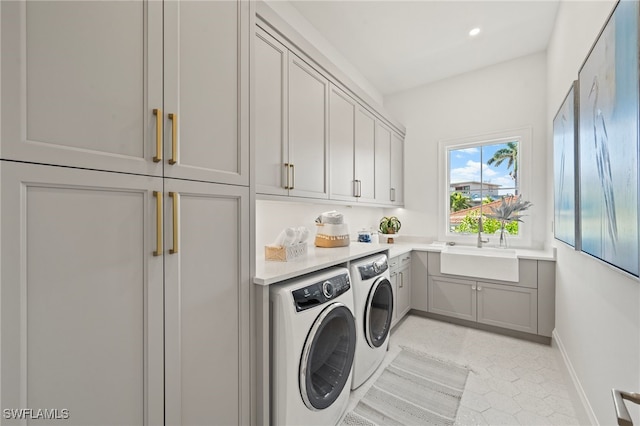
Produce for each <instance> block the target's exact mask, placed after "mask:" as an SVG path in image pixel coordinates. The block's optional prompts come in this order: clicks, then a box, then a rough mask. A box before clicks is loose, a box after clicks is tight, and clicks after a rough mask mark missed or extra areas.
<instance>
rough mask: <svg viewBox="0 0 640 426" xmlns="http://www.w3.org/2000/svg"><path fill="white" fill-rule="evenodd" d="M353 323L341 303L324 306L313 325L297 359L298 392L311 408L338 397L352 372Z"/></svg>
mask: <svg viewBox="0 0 640 426" xmlns="http://www.w3.org/2000/svg"><path fill="white" fill-rule="evenodd" d="M355 349H356V326H355V321H354V318H353V314H352V313H351V310H349V308H347V307H346V306H345V305H344V304H342V303H340V302H335V303H333V304H331V305H330V306H328V307H327V308H325V309H324V310H323V311H322V313H321V314H320V315H319V316H318V318H317V319H316V322H315V323H314V324H313V327H312V328H311V331H310V332H309V335H308V336H307V341H306V342H305V345H304V350H303V351H302V359H301V360H300V393H301V394H302V399H303V400H304V403H305V405H306V406H307V407H309V408H310V409H312V410H322V409H324V408H327V407H328V406H330V405H331V404H333V402H334V401H335V400H336V399H338V397H339V396H340V394H341V393H342V390H343V389H344V387H345V385H346V384H347V380H348V379H349V374H350V373H351V366H352V365H353V356H354V354H355Z"/></svg>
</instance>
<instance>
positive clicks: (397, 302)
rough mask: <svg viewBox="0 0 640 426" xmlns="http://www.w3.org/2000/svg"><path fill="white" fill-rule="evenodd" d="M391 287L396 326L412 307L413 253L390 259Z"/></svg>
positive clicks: (393, 324)
mask: <svg viewBox="0 0 640 426" xmlns="http://www.w3.org/2000/svg"><path fill="white" fill-rule="evenodd" d="M389 273H390V276H391V288H392V289H393V319H392V321H391V327H394V326H395V325H396V324H397V323H398V322H399V321H400V320H401V319H402V318H403V317H404V316H405V315H406V314H407V313H408V312H409V310H410V309H411V288H412V285H411V253H405V254H403V255H401V256H396V257H392V258H391V259H389Z"/></svg>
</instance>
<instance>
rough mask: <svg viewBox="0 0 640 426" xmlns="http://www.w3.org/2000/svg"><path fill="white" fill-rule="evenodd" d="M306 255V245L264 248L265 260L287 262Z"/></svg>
mask: <svg viewBox="0 0 640 426" xmlns="http://www.w3.org/2000/svg"><path fill="white" fill-rule="evenodd" d="M306 255H307V243H306V242H304V243H298V244H294V245H291V246H286V247H284V246H264V258H265V260H275V261H278V262H288V261H290V260H293V259H295V258H298V257H302V256H306Z"/></svg>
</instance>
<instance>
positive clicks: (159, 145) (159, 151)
mask: <svg viewBox="0 0 640 426" xmlns="http://www.w3.org/2000/svg"><path fill="white" fill-rule="evenodd" d="M153 115H155V116H156V156H155V157H153V161H154V162H155V163H158V162H160V161H162V110H161V109H160V108H155V109H154V110H153Z"/></svg>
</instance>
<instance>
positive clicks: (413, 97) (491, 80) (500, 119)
mask: <svg viewBox="0 0 640 426" xmlns="http://www.w3.org/2000/svg"><path fill="white" fill-rule="evenodd" d="M384 106H385V109H387V110H388V111H389V112H390V113H391V114H393V115H394V116H395V117H396V118H397V119H398V120H399V121H400V122H402V123H403V124H404V125H405V126H406V128H407V135H406V139H405V206H406V209H404V211H401V212H398V215H399V217H400V219H401V220H402V223H403V232H405V233H407V234H412V235H425V236H428V237H431V238H432V239H437V236H438V223H437V217H438V208H439V207H438V206H439V205H441V203H442V201H441V200H438V186H437V185H438V167H439V165H438V142H439V141H440V140H443V139H457V138H466V137H472V136H476V135H481V134H487V133H493V132H497V131H502V130H510V129H514V128H519V127H525V126H531V127H532V128H533V147H532V158H531V159H530V160H531V165H532V167H533V173H532V174H531V180H532V183H533V185H532V191H531V192H530V193H527V194H525V197H526V199H528V200H529V201H532V202H533V204H534V207H533V208H532V209H531V210H530V213H529V217H528V218H527V219H526V221H527V222H528V223H531V224H532V226H533V227H534V229H539V230H546V229H548V228H550V226H551V225H550V222H549V220H548V217H547V207H546V203H547V197H546V195H545V190H546V188H547V176H548V173H552V171H553V169H552V168H551V167H548V166H547V161H546V158H547V152H546V150H547V144H546V136H547V125H546V119H547V115H546V56H545V54H544V53H538V54H534V55H529V56H525V57H522V58H519V59H515V60H512V61H508V62H504V63H501V64H497V65H494V66H490V67H487V68H483V69H480V70H477V71H473V72H469V73H465V74H462V75H459V76H455V77H452V78H448V79H445V80H441V81H439V82H436V83H432V84H429V85H425V86H422V87H419V88H416V89H412V90H408V91H405V92H401V93H399V94H395V95H391V96H388V97H385V103H384ZM534 234H535V235H534V238H533V241H532V243H533V246H536V247H542V246H543V245H544V243H545V241H544V238H545V236H546V234H547V233H546V232H544V231H542V232H535V233H534Z"/></svg>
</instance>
